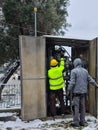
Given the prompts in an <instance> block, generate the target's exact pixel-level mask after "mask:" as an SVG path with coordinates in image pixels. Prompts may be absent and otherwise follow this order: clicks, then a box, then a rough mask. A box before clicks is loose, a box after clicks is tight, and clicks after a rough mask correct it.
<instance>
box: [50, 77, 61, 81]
mask: <svg viewBox="0 0 98 130" xmlns="http://www.w3.org/2000/svg"><path fill="white" fill-rule="evenodd" d="M62 77H63V76H60V77H57V78H50V80H56V79H59V78H62Z"/></svg>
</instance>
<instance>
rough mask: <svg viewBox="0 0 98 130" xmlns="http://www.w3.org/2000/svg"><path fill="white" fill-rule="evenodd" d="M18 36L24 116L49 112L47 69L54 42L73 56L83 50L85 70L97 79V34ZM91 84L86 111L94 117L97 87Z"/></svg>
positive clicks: (37, 116)
mask: <svg viewBox="0 0 98 130" xmlns="http://www.w3.org/2000/svg"><path fill="white" fill-rule="evenodd" d="M19 40H20V41H19V42H20V57H21V86H22V91H21V92H22V98H21V99H22V108H21V116H22V119H23V120H32V119H35V118H42V117H46V116H47V115H48V114H47V113H48V112H49V111H48V110H49V109H48V106H49V100H48V99H49V96H48V88H49V84H48V78H47V70H48V69H49V59H50V58H51V56H52V54H53V52H54V47H55V45H59V46H68V47H71V54H72V60H73V59H74V58H75V57H79V55H80V54H83V55H84V58H85V59H86V60H87V61H88V63H89V66H88V70H89V73H90V75H91V76H92V77H93V78H95V79H96V81H97V82H98V39H97V38H95V39H93V40H82V39H69V38H62V37H51V36H42V37H32V36H20V38H19ZM65 82H66V81H65ZM90 86H91V85H89V86H88V95H87V106H88V111H87V112H89V113H91V114H93V115H94V116H96V117H97V115H98V113H97V112H98V111H97V107H98V103H97V102H98V100H97V98H98V97H97V95H98V94H97V91H98V90H96V88H95V87H93V86H91V87H90ZM66 87H67V85H66Z"/></svg>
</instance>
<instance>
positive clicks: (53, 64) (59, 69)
mask: <svg viewBox="0 0 98 130" xmlns="http://www.w3.org/2000/svg"><path fill="white" fill-rule="evenodd" d="M63 71H64V58H61V59H60V65H59V66H58V61H57V60H56V59H52V60H51V61H50V69H49V70H48V78H49V89H50V96H49V97H50V111H51V115H52V116H55V115H56V106H55V102H56V96H57V97H58V99H59V101H60V107H61V114H64V113H65V107H64V99H63V87H65V82H64V79H63Z"/></svg>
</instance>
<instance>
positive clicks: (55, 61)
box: [50, 59, 58, 67]
mask: <svg viewBox="0 0 98 130" xmlns="http://www.w3.org/2000/svg"><path fill="white" fill-rule="evenodd" d="M57 65H58V61H57V60H56V59H52V60H51V61H50V66H51V67H55V66H57Z"/></svg>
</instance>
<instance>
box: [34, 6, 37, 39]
mask: <svg viewBox="0 0 98 130" xmlns="http://www.w3.org/2000/svg"><path fill="white" fill-rule="evenodd" d="M34 12H35V37H36V36H37V18H36V13H37V7H34Z"/></svg>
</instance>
